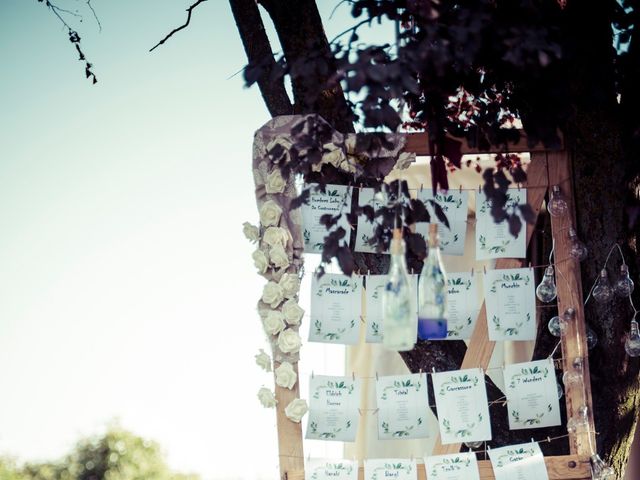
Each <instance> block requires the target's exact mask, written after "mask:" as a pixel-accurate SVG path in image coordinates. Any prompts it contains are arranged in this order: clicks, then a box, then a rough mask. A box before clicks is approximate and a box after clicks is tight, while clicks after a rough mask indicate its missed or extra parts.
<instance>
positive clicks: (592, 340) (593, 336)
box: [585, 325, 598, 350]
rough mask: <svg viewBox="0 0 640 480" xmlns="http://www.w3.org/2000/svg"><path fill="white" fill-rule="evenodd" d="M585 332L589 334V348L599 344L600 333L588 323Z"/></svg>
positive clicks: (591, 348)
mask: <svg viewBox="0 0 640 480" xmlns="http://www.w3.org/2000/svg"><path fill="white" fill-rule="evenodd" d="M585 334H586V336H587V349H589V350H593V349H594V348H595V346H596V345H597V344H598V335H596V332H594V331H593V330H592V329H591V327H589V326H588V325H587V331H586V332H585Z"/></svg>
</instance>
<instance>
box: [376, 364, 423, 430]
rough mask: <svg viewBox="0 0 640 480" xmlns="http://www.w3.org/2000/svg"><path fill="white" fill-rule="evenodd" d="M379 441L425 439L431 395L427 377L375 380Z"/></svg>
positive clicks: (400, 376)
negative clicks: (428, 391) (428, 390)
mask: <svg viewBox="0 0 640 480" xmlns="http://www.w3.org/2000/svg"><path fill="white" fill-rule="evenodd" d="M376 401H377V407H378V414H377V416H378V438H379V439H380V440H391V439H404V438H426V437H428V436H429V431H428V429H427V418H428V415H429V396H428V393H427V378H426V375H425V374H418V373H416V374H411V375H393V376H388V377H379V378H378V379H377V380H376Z"/></svg>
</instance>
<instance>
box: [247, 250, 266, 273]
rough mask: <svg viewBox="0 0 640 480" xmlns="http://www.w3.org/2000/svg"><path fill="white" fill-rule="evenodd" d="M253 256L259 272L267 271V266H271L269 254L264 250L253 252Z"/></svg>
mask: <svg viewBox="0 0 640 480" xmlns="http://www.w3.org/2000/svg"><path fill="white" fill-rule="evenodd" d="M251 258H253V264H254V265H255V267H256V268H257V269H258V272H260V273H264V272H266V271H267V268H269V260H267V256H266V255H265V254H264V252H263V251H262V250H256V251H255V252H253V253H252V254H251Z"/></svg>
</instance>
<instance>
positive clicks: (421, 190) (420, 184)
mask: <svg viewBox="0 0 640 480" xmlns="http://www.w3.org/2000/svg"><path fill="white" fill-rule="evenodd" d="M423 186H424V185H422V184H420V193H422V187H423Z"/></svg>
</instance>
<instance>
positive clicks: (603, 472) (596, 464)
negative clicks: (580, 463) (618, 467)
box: [589, 453, 615, 480]
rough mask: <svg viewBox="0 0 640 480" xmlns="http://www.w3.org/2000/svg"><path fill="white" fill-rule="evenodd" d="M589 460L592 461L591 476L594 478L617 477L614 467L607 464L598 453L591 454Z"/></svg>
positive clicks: (608, 478)
mask: <svg viewBox="0 0 640 480" xmlns="http://www.w3.org/2000/svg"><path fill="white" fill-rule="evenodd" d="M589 462H590V463H591V478H592V479H593V480H613V479H614V478H615V471H614V470H613V468H611V467H610V466H609V465H607V464H606V463H605V462H604V460H602V459H601V458H600V455H598V454H597V453H596V454H594V455H591V458H590V459H589Z"/></svg>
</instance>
